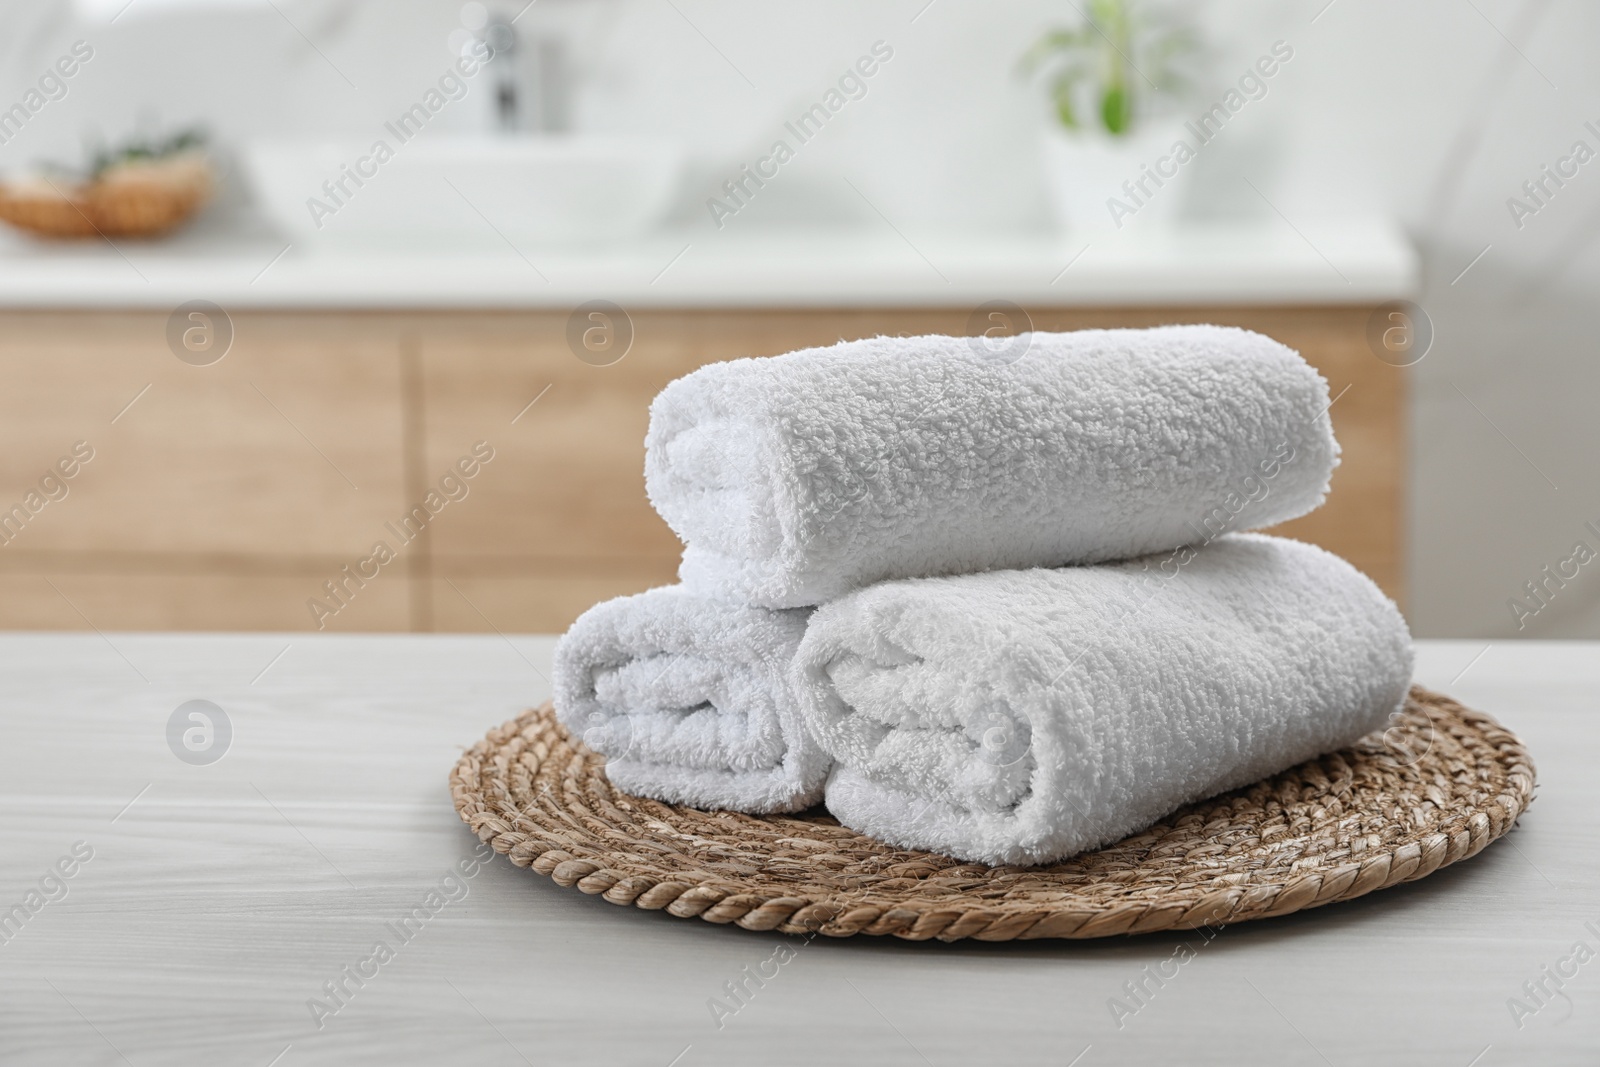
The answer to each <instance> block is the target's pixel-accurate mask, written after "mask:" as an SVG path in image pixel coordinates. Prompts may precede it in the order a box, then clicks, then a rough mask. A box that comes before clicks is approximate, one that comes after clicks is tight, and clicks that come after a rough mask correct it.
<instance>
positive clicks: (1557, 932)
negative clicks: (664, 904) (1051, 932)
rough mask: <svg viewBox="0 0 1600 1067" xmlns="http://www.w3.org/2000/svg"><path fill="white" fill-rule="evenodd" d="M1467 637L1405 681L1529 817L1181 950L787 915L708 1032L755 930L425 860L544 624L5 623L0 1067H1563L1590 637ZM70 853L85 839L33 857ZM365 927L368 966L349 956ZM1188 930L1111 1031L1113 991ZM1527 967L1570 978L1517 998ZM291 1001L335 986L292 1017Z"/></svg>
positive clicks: (1598, 788)
mask: <svg viewBox="0 0 1600 1067" xmlns="http://www.w3.org/2000/svg"><path fill="white" fill-rule="evenodd" d="M1484 647H1485V646H1484V644H1483V643H1482V642H1426V643H1424V644H1423V646H1422V648H1421V658H1420V667H1419V672H1418V676H1419V680H1420V681H1422V682H1423V683H1425V684H1428V685H1431V686H1434V687H1436V688H1441V689H1445V690H1446V691H1448V692H1450V693H1452V694H1453V695H1455V696H1457V697H1458V698H1460V699H1461V700H1463V701H1464V702H1466V703H1468V704H1470V705H1473V706H1476V707H1480V708H1483V709H1484V710H1487V711H1490V712H1492V713H1494V714H1495V715H1497V716H1498V717H1499V718H1500V719H1501V721H1503V722H1504V723H1505V724H1506V725H1507V726H1509V727H1511V728H1512V729H1514V730H1516V731H1517V732H1518V733H1520V734H1521V735H1522V737H1523V739H1524V740H1525V741H1526V742H1527V744H1528V746H1529V748H1530V749H1531V751H1532V752H1533V755H1534V758H1535V760H1536V761H1537V764H1538V768H1539V793H1538V799H1537V801H1536V803H1535V804H1534V806H1533V808H1532V810H1531V811H1530V812H1529V813H1528V814H1527V815H1526V816H1524V818H1523V819H1522V822H1521V825H1520V826H1519V827H1518V829H1516V830H1515V831H1514V832H1513V833H1512V834H1511V835H1510V836H1509V837H1508V838H1507V839H1505V840H1504V841H1501V842H1497V843H1496V844H1493V845H1491V846H1490V847H1489V848H1488V849H1487V850H1486V851H1485V852H1484V853H1483V854H1481V855H1480V856H1478V857H1477V858H1475V859H1473V860H1470V861H1468V862H1466V863H1464V864H1461V865H1459V866H1457V867H1452V868H1448V869H1446V870H1444V871H1442V872H1440V873H1439V874H1436V875H1434V876H1433V877H1430V878H1428V879H1426V880H1424V881H1422V882H1419V883H1415V884H1413V885H1409V886H1402V887H1399V888H1396V889H1391V890H1387V891H1384V892H1380V893H1376V894H1373V895H1371V896H1368V897H1366V898H1364V899H1362V900H1358V901H1353V902H1350V903H1346V904H1338V905H1334V906H1331V907H1327V908H1323V909H1320V910H1316V911H1311V912H1305V913H1301V914H1298V915H1292V916H1288V917H1285V918H1280V919H1274V920H1269V921H1264V922H1254V923H1245V924H1241V925H1239V926H1235V927H1231V928H1229V929H1227V930H1224V931H1223V932H1222V933H1221V934H1220V935H1218V936H1217V937H1216V938H1215V939H1214V940H1212V941H1210V942H1209V943H1207V942H1205V941H1204V940H1203V939H1200V938H1197V937H1195V936H1193V935H1191V936H1189V937H1187V938H1184V937H1180V936H1176V935H1171V934H1152V935H1147V936H1144V937H1138V938H1131V939H1129V938H1123V939H1117V940H1108V941H1098V942H1027V943H1014V944H979V943H961V944H955V945H945V944H939V943H924V944H907V943H903V942H898V941H894V940H879V939H871V938H853V939H849V940H846V941H829V940H827V939H823V938H818V939H816V940H815V941H812V942H809V943H806V942H802V941H799V940H796V941H794V942H793V944H795V945H796V946H801V945H803V947H798V954H797V956H796V958H795V959H794V960H793V961H792V962H790V963H788V964H787V965H785V966H784V967H782V968H781V970H780V971H779V974H778V976H777V977H776V978H774V979H772V980H770V981H769V982H768V983H767V984H766V985H765V987H763V988H761V989H760V990H758V991H757V992H756V994H755V996H753V997H752V998H751V999H750V1002H749V1004H748V1005H747V1006H746V1007H744V1008H743V1009H742V1010H741V1011H739V1012H738V1013H737V1014H736V1015H735V1016H733V1017H732V1018H729V1019H726V1020H725V1025H724V1026H723V1027H722V1028H720V1029H719V1028H718V1026H717V1025H716V1023H715V1022H714V1021H713V1017H712V1013H711V1011H710V1010H709V1008H708V1001H709V999H710V998H712V997H718V996H722V995H723V985H724V983H725V982H727V981H729V980H731V979H734V978H735V977H737V976H738V975H739V972H740V970H741V968H744V967H746V966H749V967H750V968H752V969H754V968H755V966H756V965H757V964H758V963H760V962H761V961H763V960H766V959H767V958H768V957H769V956H770V955H772V952H773V947H774V945H775V944H776V943H777V942H778V941H780V940H783V939H780V938H778V937H776V936H775V935H772V934H756V933H750V932H747V931H744V930H740V929H737V928H730V927H716V926H711V925H709V924H707V923H703V922H699V921H687V920H681V919H674V918H672V917H670V916H667V915H665V914H652V913H645V912H640V911H637V910H635V909H631V908H619V907H615V906H613V905H611V904H608V903H606V902H605V901H603V900H600V899H598V898H590V897H586V896H583V895H582V894H580V893H578V892H576V891H573V890H567V889H561V888H559V887H557V886H556V885H554V884H553V883H551V882H550V881H548V880H546V879H544V878H541V877H539V876H537V875H535V874H532V873H531V872H529V871H525V870H518V869H516V868H514V867H512V866H511V864H510V863H509V862H507V861H506V860H505V859H504V858H502V857H494V858H493V860H492V861H490V862H488V863H487V864H486V865H485V866H484V867H483V868H482V869H481V870H478V871H477V872H476V874H475V876H474V877H471V878H459V877H458V879H457V880H456V881H455V882H453V883H452V882H442V881H441V880H442V879H443V878H444V876H445V875H446V874H447V873H448V872H449V871H450V870H451V869H452V868H454V867H455V866H456V865H457V864H458V863H459V862H460V861H462V860H464V859H468V858H470V857H471V856H472V854H473V851H474V846H475V845H476V844H477V839H476V838H475V837H473V835H472V834H471V833H469V832H468V831H467V829H466V828H465V827H464V826H463V825H462V824H461V823H460V822H459V821H458V820H457V818H456V815H455V812H454V811H453V810H452V808H451V805H450V798H449V795H448V792H447V790H446V788H445V776H446V774H447V772H448V770H449V768H450V766H451V764H452V763H453V762H454V760H455V759H456V756H457V754H458V752H459V750H460V749H461V748H462V747H463V746H465V745H468V744H470V743H472V742H473V741H474V740H476V739H477V738H478V737H479V736H481V735H482V734H483V732H484V731H485V729H486V728H487V727H489V726H490V725H492V724H494V723H498V722H501V721H503V720H504V719H506V718H509V717H510V716H512V715H513V714H515V713H516V712H517V711H518V710H520V709H521V708H523V707H525V706H527V705H529V704H530V703H535V702H538V701H541V700H543V699H544V698H545V696H546V695H547V693H548V683H547V682H546V680H545V678H546V676H548V674H549V656H550V649H551V641H550V639H548V638H536V637H529V638H515V639H509V640H508V639H502V638H500V637H476V636H475V637H387V636H386V637H357V638H349V637H318V638H307V637H302V636H289V637H272V636H248V637H243V636H159V635H121V634H111V635H107V636H106V637H105V638H102V637H100V636H96V635H92V634H91V635H71V636H66V635H17V636H6V637H3V638H0V664H3V667H4V671H3V678H4V683H5V684H4V685H3V686H0V731H3V732H0V909H5V911H6V912H10V909H11V908H12V907H13V905H16V904H24V905H25V904H26V902H27V901H28V900H29V899H30V898H29V896H28V894H29V893H30V891H32V892H37V893H38V894H39V895H38V896H36V897H33V898H31V899H32V900H33V901H34V902H35V903H39V902H43V903H42V904H41V906H39V907H38V908H37V910H36V912H35V913H34V914H32V915H31V916H29V917H27V918H26V920H25V921H22V922H20V923H19V922H18V921H17V920H15V919H13V925H12V926H10V927H5V926H4V925H3V922H0V931H3V933H4V934H5V935H6V936H7V938H8V939H7V940H5V941H4V943H0V1062H5V1063H12V1062H16V1063H41V1064H67V1063H70V1064H133V1065H137V1067H144V1065H147V1064H162V1063H196V1064H240V1065H247V1067H250V1065H253V1067H267V1065H269V1064H278V1065H280V1067H295V1065H299V1064H306V1063H356V1062H359V1063H368V1062H371V1063H377V1062H384V1063H393V1062H420V1063H430V1064H446V1063H450V1064H453V1063H460V1064H474V1065H492V1064H518V1063H537V1064H544V1063H559V1064H570V1063H590V1062H592V1063H603V1064H616V1065H622V1064H640V1065H644V1067H669V1065H674V1064H675V1065H679V1067H693V1065H697V1064H785V1063H795V1064H800V1063H817V1062H834V1063H872V1064H882V1065H891V1064H911V1065H922V1067H946V1065H949V1067H956V1065H967V1064H983V1063H991V1062H993V1063H1018V1064H1021V1063H1030V1064H1031V1063H1046V1064H1056V1065H1060V1067H1066V1065H1068V1064H1077V1065H1079V1067H1097V1065H1100V1064H1112V1063H1139V1064H1235V1063H1263V1064H1274V1065H1287V1064H1302V1063H1303V1064H1326V1065H1338V1067H1344V1065H1346V1064H1349V1065H1352V1067H1353V1065H1356V1064H1366V1063H1383V1064H1390V1063H1395V1064H1411V1063H1415V1064H1437V1065H1442V1067H1468V1065H1469V1064H1470V1065H1473V1067H1495V1065H1499V1064H1528V1063H1537V1064H1569V1063H1570V1064H1594V1063H1597V1062H1600V958H1596V959H1594V960H1588V961H1587V962H1585V963H1583V964H1582V965H1578V964H1577V962H1576V960H1574V959H1572V957H1571V953H1572V950H1573V946H1574V945H1575V943H1577V942H1584V943H1586V944H1587V945H1588V946H1589V948H1591V949H1593V950H1595V951H1596V952H1600V772H1597V769H1600V723H1597V721H1596V712H1597V704H1600V645H1596V644H1577V643H1571V644H1557V643H1546V644H1533V643H1526V644H1514V643H1504V644H1495V645H1494V646H1492V647H1490V648H1489V649H1488V650H1487V651H1486V652H1485V651H1483V649H1484ZM286 648H287V651H285V649H286ZM1458 676H1459V677H1458ZM195 699H203V700H209V701H212V702H214V703H215V704H216V705H218V706H219V707H221V708H222V709H223V710H224V711H225V712H226V714H227V717H228V720H229V723H230V724H231V727H232V738H231V741H230V743H229V747H228V750H227V753H226V755H225V756H224V757H223V758H222V759H220V760H218V761H216V762H213V763H210V764H206V765H199V764H194V763H190V762H185V761H184V760H181V759H180V758H178V756H177V755H175V754H174V751H173V749H171V748H170V747H169V744H168V740H167V723H168V720H169V718H170V717H171V716H172V714H173V712H174V710H175V709H176V708H178V706H179V705H181V704H183V703H185V702H187V701H190V700H195ZM216 736H220V735H214V738H213V745H215V744H216V743H217V741H216ZM191 740H192V741H193V742H194V743H195V744H196V745H199V744H200V743H201V742H202V741H203V738H201V737H199V736H196V737H194V738H192V739H191ZM179 750H180V751H184V752H186V753H188V752H189V750H188V749H184V748H183V746H182V744H181V742H180V744H179ZM190 758H191V759H193V758H195V757H194V756H193V755H192V754H191V756H190ZM78 842H83V843H84V844H82V845H78V846H77V847H78V850H79V852H80V854H81V853H83V852H86V851H88V850H90V849H92V858H90V859H89V860H87V861H86V862H80V863H77V864H76V865H75V866H74V865H73V864H72V863H70V862H69V863H67V864H65V866H66V867H67V868H69V869H71V870H72V871H73V874H72V876H71V877H70V878H61V877H60V875H59V874H54V875H52V874H51V872H52V871H55V870H56V864H57V863H58V861H59V860H60V859H61V858H62V857H64V856H66V857H70V856H71V855H72V850H73V847H74V845H75V844H76V843H78ZM469 869H471V868H470V866H469ZM47 876H50V877H49V878H48V879H47ZM42 880H43V881H42ZM441 885H443V886H444V888H446V889H448V890H449V891H450V895H452V896H454V897H456V898H457V899H453V900H448V901H447V902H446V903H444V904H443V905H442V906H436V909H435V913H434V914H433V915H432V917H431V919H430V920H429V921H428V922H427V923H426V924H425V925H420V924H419V928H418V929H416V930H415V931H414V932H412V933H411V935H410V938H409V940H407V941H405V942H403V943H402V942H401V941H400V939H399V938H398V937H397V936H396V935H395V934H394V933H393V931H392V928H391V927H390V926H389V925H388V924H390V923H392V922H395V921H397V920H399V919H400V918H401V917H402V916H404V915H405V914H407V913H409V912H411V910H412V909H413V908H415V907H416V906H417V905H419V904H422V903H424V902H425V901H426V900H427V897H428V893H429V891H430V889H433V888H435V887H438V886H441ZM63 891H64V894H65V895H62V893H63ZM50 896H54V897H56V898H57V899H54V900H48V901H46V898H47V897H50ZM439 899H444V898H443V897H441V898H439ZM25 910H26V909H25ZM12 914H13V915H14V914H15V913H12ZM0 918H3V916H0ZM1586 924H1593V925H1592V926H1591V925H1586ZM379 939H384V940H386V941H387V942H388V943H389V944H390V945H391V946H398V947H396V948H395V949H394V952H393V955H392V958H391V959H388V960H387V962H381V961H379V962H373V963H363V962H362V961H364V960H369V959H371V958H372V953H373V948H374V945H375V943H376V942H377V941H378V940H379ZM1183 941H1187V942H1189V943H1190V944H1191V945H1192V946H1194V958H1192V959H1190V960H1188V961H1187V962H1186V963H1185V964H1184V965H1183V966H1182V967H1181V968H1179V970H1178V973H1177V976H1176V977H1174V978H1172V979H1171V980H1170V981H1167V982H1166V984H1165V985H1164V986H1161V987H1160V988H1158V989H1155V992H1154V995H1153V996H1151V997H1150V998H1149V999H1148V1001H1147V1003H1146V1004H1145V1006H1144V1007H1142V1008H1140V1009H1139V1010H1138V1011H1137V1013H1136V1014H1134V1015H1133V1016H1131V1017H1127V1018H1123V1019H1122V1020H1121V1023H1122V1025H1121V1027H1120V1028H1119V1026H1118V1025H1117V1022H1116V1021H1115V1020H1114V1019H1113V1015H1112V1013H1111V1011H1110V1009H1109V1007H1108V1001H1109V1000H1110V998H1112V997H1125V996H1126V994H1125V993H1124V984H1125V983H1129V982H1137V981H1139V980H1140V978H1141V976H1142V973H1143V969H1144V968H1145V967H1146V966H1147V965H1148V966H1151V967H1154V966H1155V965H1157V964H1159V963H1161V961H1164V960H1167V959H1168V958H1169V957H1172V956H1173V954H1174V952H1175V951H1177V950H1178V945H1179V944H1180V942H1183ZM1180 954H1181V953H1180ZM1564 960H1565V961H1567V962H1565V963H1563V961H1564ZM346 965H350V966H352V967H357V966H360V967H363V968H365V969H366V970H367V971H368V973H369V974H370V975H371V977H369V978H367V979H365V980H363V982H362V984H360V985H357V984H356V983H355V981H354V980H352V979H349V978H346V977H345V976H344V971H343V968H345V967H346ZM1547 966H1548V967H1550V968H1551V969H1552V970H1556V969H1563V970H1566V971H1568V972H1571V971H1572V970H1573V968H1574V967H1576V968H1577V969H1576V973H1575V974H1573V975H1572V976H1571V977H1567V978H1564V979H1563V987H1562V989H1561V990H1560V994H1561V995H1560V996H1556V997H1554V998H1553V999H1550V1000H1549V1002H1548V1003H1547V1005H1546V1006H1544V1007H1542V1008H1540V1007H1539V1006H1538V1004H1537V1002H1536V1001H1535V1000H1534V999H1533V998H1531V997H1530V996H1529V994H1528V993H1527V991H1526V990H1525V989H1524V983H1526V982H1538V981H1540V980H1541V979H1543V980H1544V981H1545V986H1546V988H1547V989H1550V990H1551V991H1552V992H1554V991H1555V986H1554V984H1553V982H1551V981H1550V979H1548V978H1546V977H1545V972H1544V968H1546V967H1547ZM1168 969H1169V971H1170V967H1169V968H1168ZM374 972H375V973H374ZM334 981H343V983H344V987H345V989H346V990H347V991H348V994H347V995H346V996H345V997H343V998H342V999H343V1003H342V1004H339V1002H337V1001H333V1000H331V999H329V998H327V997H326V995H325V993H324V986H325V983H328V982H334ZM1147 987H1148V988H1155V987H1154V986H1153V984H1151V983H1147ZM312 998H319V999H322V1000H323V1001H324V1003H325V1004H327V1005H330V1006H332V1005H338V1010H337V1011H336V1012H334V1013H332V1014H328V1013H326V1012H324V1013H322V1014H323V1017H322V1018H321V1020H320V1021H321V1026H320V1027H319V1026H318V1024H317V1021H316V1020H314V1018H313V1012H312V1010H311V1009H310V1008H308V1001H309V1000H311V999H312ZM1511 998H1519V999H1521V1000H1522V1001H1523V1003H1524V1004H1525V1005H1526V1007H1527V1008H1528V1009H1529V1010H1530V1011H1531V1014H1525V1015H1524V1017H1522V1018H1521V1019H1520V1020H1519V1019H1514V1018H1513V1013H1512V1010H1511V1007H1510V1006H1509V1004H1508V1001H1510V1000H1511ZM1534 1009H1537V1010H1534ZM1518 1022H1520V1023H1521V1026H1520V1028H1519V1026H1518Z"/></svg>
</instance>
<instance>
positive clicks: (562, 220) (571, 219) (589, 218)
mask: <svg viewBox="0 0 1600 1067" xmlns="http://www.w3.org/2000/svg"><path fill="white" fill-rule="evenodd" d="M382 143H383V145H384V146H385V148H386V149H387V150H388V152H389V154H388V156H387V157H385V155H384V150H383V149H379V147H378V144H377V143H375V142H374V141H372V140H363V139H348V140H336V141H328V140H324V141H311V140H261V141H254V142H251V143H249V144H246V145H245V149H244V158H245V166H246V168H247V170H248V172H249V176H250V180H251V184H252V185H253V187H254V191H255V194H256V198H257V200H258V201H259V202H260V204H261V206H262V207H263V208H264V209H265V210H266V212H267V214H268V216H269V217H270V218H271V219H272V220H273V221H274V222H276V223H277V224H278V225H279V226H280V227H282V228H283V229H285V230H286V231H288V232H289V234H291V235H292V236H294V237H295V238H296V239H298V240H303V241H309V240H315V241H356V242H361V243H369V244H370V243H381V244H397V245H399V244H411V245H415V244H417V243H419V242H420V243H425V244H428V245H429V246H448V245H462V246H472V247H479V246H482V245H483V244H485V243H486V242H501V241H502V238H503V239H504V240H505V241H510V242H512V243H513V244H516V245H540V244H545V245H549V244H564V245H583V244H593V243H599V242H606V241H617V240H622V239H625V238H629V237H635V236H638V235H639V234H642V233H644V232H646V231H648V230H649V229H651V228H652V227H653V226H655V225H656V224H657V223H658V222H660V221H661V217H662V215H663V214H664V213H665V212H666V211H667V209H668V207H669V206H670V204H671V200H672V195H673V193H674V192H675V190H676V189H677V186H678V183H679V180H680V178H681V176H682V172H683V162H684V157H683V152H682V151H681V149H680V148H679V147H678V146H677V145H675V144H673V143H671V142H667V141H658V140H653V139H650V138H623V137H603V136H590V135H574V134H556V135H541V136H501V137H496V136H487V135H482V136H475V135H451V134H440V135H433V134H432V133H430V132H424V133H421V134H419V135H417V136H415V137H414V138H413V139H411V140H409V141H404V142H402V141H400V140H399V139H398V138H397V137H395V136H394V135H393V133H391V132H390V131H388V130H385V131H384V133H383V135H382ZM375 149H377V151H375Z"/></svg>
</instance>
